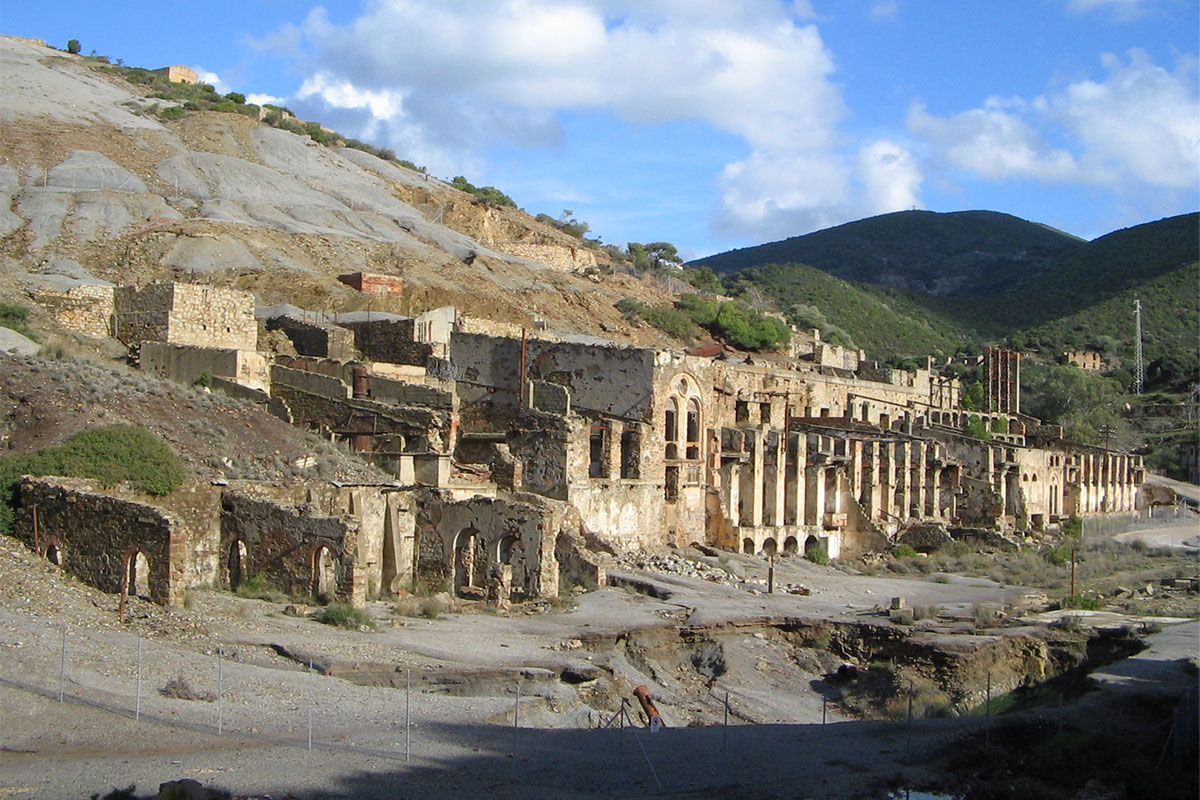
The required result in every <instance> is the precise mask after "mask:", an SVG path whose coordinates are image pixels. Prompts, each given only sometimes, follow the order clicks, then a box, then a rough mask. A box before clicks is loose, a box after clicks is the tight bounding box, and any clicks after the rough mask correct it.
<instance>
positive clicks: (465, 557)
mask: <svg viewBox="0 0 1200 800" xmlns="http://www.w3.org/2000/svg"><path fill="white" fill-rule="evenodd" d="M479 538H480V537H479V531H477V530H475V529H474V528H464V529H463V530H461V531H459V532H458V535H457V536H455V537H454V592H455V594H459V595H461V594H464V593H471V590H475V591H478V590H479V588H480V587H481V585H482V583H483V580H482V578H483V574H482V569H483V566H484V565H483V564H482V563H480V562H482V561H483V559H482V558H480V557H479V555H480V554H478V553H476V550H477V549H478V548H479Z"/></svg>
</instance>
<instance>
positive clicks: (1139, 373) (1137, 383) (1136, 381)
mask: <svg viewBox="0 0 1200 800" xmlns="http://www.w3.org/2000/svg"><path fill="white" fill-rule="evenodd" d="M1133 320H1134V331H1135V334H1134V335H1135V339H1134V343H1133V393H1134V394H1141V393H1142V383H1143V382H1144V381H1145V379H1146V368H1145V365H1144V364H1143V362H1142V301H1141V300H1140V299H1138V300H1134V301H1133Z"/></svg>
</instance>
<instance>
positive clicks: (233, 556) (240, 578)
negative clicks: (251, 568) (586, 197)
mask: <svg viewBox="0 0 1200 800" xmlns="http://www.w3.org/2000/svg"><path fill="white" fill-rule="evenodd" d="M225 563H226V566H227V567H228V568H229V588H230V589H231V590H232V591H235V592H236V591H237V590H238V587H239V586H241V585H242V584H243V583H244V582H245V580H246V543H245V542H243V541H242V540H241V539H235V540H234V541H233V542H231V543H230V544H229V556H228V558H227V559H226V562H225Z"/></svg>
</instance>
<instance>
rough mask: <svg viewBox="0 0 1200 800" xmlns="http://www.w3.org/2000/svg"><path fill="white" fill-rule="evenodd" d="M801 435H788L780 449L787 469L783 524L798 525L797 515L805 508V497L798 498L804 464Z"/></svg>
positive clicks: (784, 487) (784, 479)
mask: <svg viewBox="0 0 1200 800" xmlns="http://www.w3.org/2000/svg"><path fill="white" fill-rule="evenodd" d="M799 438H800V436H799V434H795V433H788V434H786V435H785V436H784V439H783V443H782V444H781V445H780V449H781V451H782V452H783V458H784V461H785V468H784V472H783V524H784V525H796V524H798V523H797V522H796V515H797V514H798V513H799V509H800V508H802V507H803V503H804V500H803V496H797V484H798V483H800V475H802V474H803V471H804V464H803V462H801V460H800V448H799V447H798V439H799Z"/></svg>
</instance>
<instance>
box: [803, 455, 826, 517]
mask: <svg viewBox="0 0 1200 800" xmlns="http://www.w3.org/2000/svg"><path fill="white" fill-rule="evenodd" d="M804 484H805V485H804V524H805V525H820V524H821V515H822V514H823V513H824V512H825V468H824V467H808V468H807V469H806V470H805V471H804Z"/></svg>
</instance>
